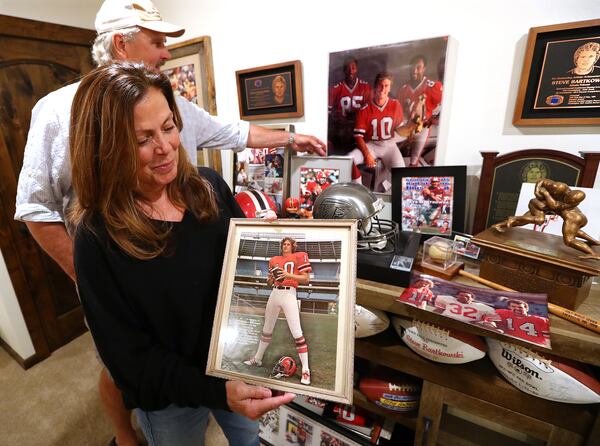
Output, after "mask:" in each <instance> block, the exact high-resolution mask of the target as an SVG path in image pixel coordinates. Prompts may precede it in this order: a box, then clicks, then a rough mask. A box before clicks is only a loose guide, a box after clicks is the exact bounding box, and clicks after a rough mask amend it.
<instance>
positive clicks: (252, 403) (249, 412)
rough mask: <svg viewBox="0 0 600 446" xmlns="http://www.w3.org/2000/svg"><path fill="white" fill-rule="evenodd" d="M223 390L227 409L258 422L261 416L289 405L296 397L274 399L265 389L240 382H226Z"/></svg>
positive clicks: (277, 397) (288, 396) (282, 396)
mask: <svg viewBox="0 0 600 446" xmlns="http://www.w3.org/2000/svg"><path fill="white" fill-rule="evenodd" d="M225 389H226V391H227V404H228V405H229V408H230V409H231V410H232V411H233V412H235V413H239V414H240V415H244V416H245V417H248V418H250V419H251V420H258V419H259V418H260V417H261V416H262V415H263V414H265V413H267V412H269V411H271V410H273V409H277V408H278V407H279V406H281V405H282V404H287V403H289V402H290V401H292V400H293V399H294V398H295V397H296V395H295V394H293V393H284V394H283V395H281V396H275V397H274V396H272V395H273V394H272V392H271V390H269V389H267V388H265V387H258V386H251V385H248V384H245V383H243V382H241V381H227V383H226V384H225Z"/></svg>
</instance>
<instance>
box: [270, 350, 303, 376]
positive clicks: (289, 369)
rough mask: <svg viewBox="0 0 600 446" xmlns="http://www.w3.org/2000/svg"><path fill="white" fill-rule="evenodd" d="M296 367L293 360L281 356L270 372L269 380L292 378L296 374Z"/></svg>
mask: <svg viewBox="0 0 600 446" xmlns="http://www.w3.org/2000/svg"><path fill="white" fill-rule="evenodd" d="M297 369H298V366H297V365H296V361H295V360H294V358H291V357H289V356H282V357H281V358H279V361H277V364H275V367H273V371H272V372H271V378H276V379H279V378H283V377H286V378H289V377H290V376H294V375H295V374H296V370H297Z"/></svg>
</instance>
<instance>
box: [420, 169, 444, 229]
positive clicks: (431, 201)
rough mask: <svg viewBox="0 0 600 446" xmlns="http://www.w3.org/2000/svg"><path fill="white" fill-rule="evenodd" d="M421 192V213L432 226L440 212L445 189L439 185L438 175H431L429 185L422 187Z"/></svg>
mask: <svg viewBox="0 0 600 446" xmlns="http://www.w3.org/2000/svg"><path fill="white" fill-rule="evenodd" d="M421 193H422V194H423V200H424V205H425V206H424V209H423V212H422V215H423V217H424V218H425V222H426V223H427V224H428V225H431V226H434V223H435V221H436V220H437V219H438V218H439V216H440V214H441V212H442V206H443V204H444V194H445V193H446V191H445V190H444V188H443V187H442V186H440V179H439V178H438V177H432V178H431V180H430V181H429V186H427V187H425V188H423V190H422V191H421ZM425 202H426V203H425Z"/></svg>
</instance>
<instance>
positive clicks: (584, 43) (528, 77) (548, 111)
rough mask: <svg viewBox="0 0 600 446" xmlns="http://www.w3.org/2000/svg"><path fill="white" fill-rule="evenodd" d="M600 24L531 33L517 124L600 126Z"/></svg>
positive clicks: (543, 28)
mask: <svg viewBox="0 0 600 446" xmlns="http://www.w3.org/2000/svg"><path fill="white" fill-rule="evenodd" d="M599 58H600V20H599V19H595V20H586V21H582V22H571V23H561V24H556V25H549V26H539V27H535V28H531V29H530V30H529V35H528V38H527V48H526V51H525V58H524V61H523V69H522V72H521V80H520V82H519V90H518V94H517V99H516V104H515V112H514V116H513V124H514V125H517V126H547V125H581V124H600V64H598V59H599Z"/></svg>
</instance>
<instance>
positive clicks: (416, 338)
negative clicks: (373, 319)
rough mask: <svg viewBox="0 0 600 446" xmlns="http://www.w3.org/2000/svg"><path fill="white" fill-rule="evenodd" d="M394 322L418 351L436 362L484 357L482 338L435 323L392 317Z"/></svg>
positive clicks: (463, 361) (396, 327) (414, 349)
mask: <svg viewBox="0 0 600 446" xmlns="http://www.w3.org/2000/svg"><path fill="white" fill-rule="evenodd" d="M392 325H393V326H394V329H395V330H396V332H397V333H398V335H399V336H400V337H401V338H402V340H403V341H404V343H405V344H406V345H407V346H408V347H409V348H410V349H411V350H412V351H414V352H415V353H417V354H419V355H421V356H423V357H424V358H427V359H430V360H431V361H435V362H442V363H444V364H464V363H466V362H471V361H476V360H478V359H481V358H483V357H484V356H485V352H486V351H487V348H486V346H485V342H483V340H482V339H481V338H480V337H479V336H475V335H472V334H469V333H464V332H462V331H457V330H450V329H446V328H441V327H438V326H436V325H433V324H429V323H425V322H420V321H415V320H408V319H403V318H400V317H397V316H392Z"/></svg>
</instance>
